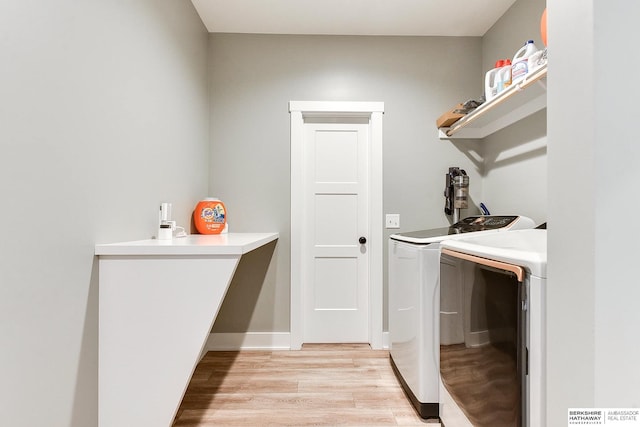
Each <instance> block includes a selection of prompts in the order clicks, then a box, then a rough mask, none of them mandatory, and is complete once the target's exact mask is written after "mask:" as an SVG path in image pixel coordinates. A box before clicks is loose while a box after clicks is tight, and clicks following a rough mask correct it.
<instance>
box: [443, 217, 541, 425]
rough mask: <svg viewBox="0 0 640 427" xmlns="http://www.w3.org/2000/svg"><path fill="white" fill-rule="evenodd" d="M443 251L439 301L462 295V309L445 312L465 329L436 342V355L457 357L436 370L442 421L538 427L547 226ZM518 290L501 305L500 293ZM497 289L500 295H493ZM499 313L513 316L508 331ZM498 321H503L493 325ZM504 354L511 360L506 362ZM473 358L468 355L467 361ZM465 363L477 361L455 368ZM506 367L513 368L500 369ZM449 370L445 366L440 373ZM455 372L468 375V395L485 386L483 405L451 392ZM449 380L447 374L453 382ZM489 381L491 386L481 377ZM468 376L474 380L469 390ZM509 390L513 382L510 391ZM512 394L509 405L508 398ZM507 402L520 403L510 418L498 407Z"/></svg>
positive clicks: (457, 243)
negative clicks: (454, 314) (494, 364)
mask: <svg viewBox="0 0 640 427" xmlns="http://www.w3.org/2000/svg"><path fill="white" fill-rule="evenodd" d="M538 228H541V227H538ZM441 251H442V256H441V266H442V273H441V274H442V280H441V295H442V297H444V298H448V299H449V300H451V295H460V296H461V297H462V298H461V300H462V301H463V307H461V308H460V309H459V310H458V309H453V310H451V311H452V312H459V313H460V317H461V319H460V320H461V322H459V323H460V324H462V325H464V326H463V327H462V328H461V329H462V333H455V331H454V332H453V333H452V331H453V328H452V329H451V330H449V331H447V330H446V329H443V330H442V334H441V337H440V338H441V341H440V343H441V347H440V348H441V351H443V352H450V353H449V354H455V356H454V358H449V359H448V360H449V361H450V362H448V363H447V364H444V362H443V365H442V367H443V371H442V373H441V378H442V382H441V386H440V387H441V389H440V391H441V396H442V397H443V399H441V403H442V407H441V409H442V413H441V415H440V417H441V419H442V422H443V423H446V424H447V425H455V426H460V427H467V426H469V427H472V426H476V427H484V426H495V425H509V426H522V427H544V426H545V425H546V421H545V419H546V416H545V404H544V395H545V393H544V391H545V390H544V378H545V375H546V364H545V357H544V355H545V343H546V340H545V322H544V319H545V306H544V302H545V294H546V281H547V279H546V276H547V274H546V273H547V271H546V270H547V230H546V228H545V229H533V230H518V231H511V232H509V233H500V234H490V235H481V236H472V237H468V238H463V239H457V240H447V241H444V242H442V243H441ZM445 269H446V270H445ZM507 276H509V277H510V278H509V279H504V277H507ZM505 284H506V286H505ZM516 287H517V288H518V289H519V291H518V297H517V299H516V300H515V301H513V298H511V300H512V301H511V303H510V304H509V305H507V304H504V301H505V300H506V298H507V297H505V295H507V294H508V293H509V292H512V289H513V288H516ZM497 289H501V291H500V292H499V293H497V292H496V290H497ZM443 304H446V302H443ZM483 313H485V314H484V315H483ZM501 313H502V314H503V315H502V317H499V316H500V314H501ZM505 313H506V314H509V313H511V318H512V320H515V321H516V322H515V323H513V325H508V324H507V322H506V321H505V319H506V316H504V314H505ZM515 313H517V316H516V314H515ZM442 314H443V313H441V316H442ZM492 318H493V319H494V320H490V319H492ZM496 318H500V319H501V320H500V321H499V322H496V321H495V319H496ZM442 321H443V319H442V318H441V322H442ZM449 323H450V324H452V322H449ZM507 327H509V328H510V329H507ZM505 332H510V333H505ZM509 343H510V344H513V345H511V346H510V349H509V350H508V351H505V348H506V346H505V344H509ZM491 348H494V349H495V348H500V349H501V350H500V351H501V359H500V361H501V365H500V366H501V371H502V372H501V373H498V372H496V371H495V370H493V368H492V361H493V360H494V359H493V357H492V356H491V351H492V350H491ZM509 353H511V354H510V358H509V359H510V360H505V356H506V355H509ZM471 354H473V355H474V356H472V358H469V357H468V356H469V355H471ZM494 354H495V352H494ZM479 355H480V356H479ZM442 356H443V357H442V358H441V360H442V361H444V360H447V359H446V355H445V354H443V355H442ZM454 360H455V362H454ZM463 360H467V361H468V360H474V361H475V362H472V365H469V366H464V365H462V366H458V365H457V364H459V363H460V361H463ZM511 361H513V362H514V369H511V370H507V369H505V368H506V367H508V366H509V365H510V363H511ZM454 363H455V365H454ZM465 363H468V362H465ZM448 364H450V365H451V366H448V370H446V371H445V369H444V368H445V367H446V366H445V365H448ZM456 370H464V371H465V372H468V374H467V376H468V377H469V378H470V379H472V380H471V381H470V382H465V384H464V387H466V388H467V389H475V390H479V387H480V386H483V387H484V389H483V390H482V396H483V400H484V404H483V405H482V406H479V405H478V404H477V399H474V398H473V395H472V394H471V395H470V394H469V393H467V392H466V391H465V392H464V393H457V390H456V387H459V386H458V385H457V384H460V383H459V382H457V381H456V380H455V378H453V376H455V372H456ZM448 375H452V377H451V378H450V379H451V380H452V381H451V384H448ZM489 377H490V378H491V379H492V381H491V383H492V384H493V385H492V384H488V383H487V382H486V381H485V380H484V379H483V378H489ZM473 378H476V379H479V380H478V381H479V382H478V383H477V384H473V381H474V380H473ZM510 384H515V387H513V388H514V390H512V391H509V390H510V386H509V385H510ZM510 393H511V394H513V396H515V399H510V396H509V394H510ZM511 400H513V401H518V402H519V404H518V405H516V406H517V408H518V411H517V413H516V414H515V417H514V415H513V414H514V411H513V408H510V410H507V411H504V410H503V411H502V412H501V408H504V402H505V401H511ZM461 412H462V413H464V417H461V416H460V413H461ZM500 413H501V414H502V415H498V414H500ZM502 416H504V418H500V417H502ZM510 417H514V418H513V419H511V418H510Z"/></svg>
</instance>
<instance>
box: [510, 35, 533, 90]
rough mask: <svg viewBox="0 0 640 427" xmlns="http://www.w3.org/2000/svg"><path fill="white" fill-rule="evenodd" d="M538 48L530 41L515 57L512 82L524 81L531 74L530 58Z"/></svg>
mask: <svg viewBox="0 0 640 427" xmlns="http://www.w3.org/2000/svg"><path fill="white" fill-rule="evenodd" d="M537 50H538V48H536V45H535V44H533V40H528V41H527V42H526V43H525V45H524V46H522V47H521V48H520V49H519V50H518V51H517V52H516V54H515V55H514V57H513V61H511V63H512V65H511V82H512V83H515V82H517V81H518V80H522V78H523V77H524V76H526V75H527V73H528V72H529V57H530V56H531V55H533V54H534V53H535V52H537Z"/></svg>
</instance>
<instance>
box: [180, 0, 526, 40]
mask: <svg viewBox="0 0 640 427" xmlns="http://www.w3.org/2000/svg"><path fill="white" fill-rule="evenodd" d="M191 1H192V3H193V5H194V6H195V8H196V10H197V11H198V14H199V15H200V18H201V19H202V22H204V24H205V26H206V27H207V29H208V30H209V32H211V33H257V34H334V35H389V36H483V35H484V34H485V33H486V32H487V30H489V28H491V26H492V25H493V24H494V23H495V22H496V21H497V20H498V19H499V18H500V17H501V16H502V15H503V14H504V12H506V10H507V9H509V7H511V5H512V4H513V3H515V0H191Z"/></svg>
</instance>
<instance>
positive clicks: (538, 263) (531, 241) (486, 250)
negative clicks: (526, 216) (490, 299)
mask: <svg viewBox="0 0 640 427" xmlns="http://www.w3.org/2000/svg"><path fill="white" fill-rule="evenodd" d="M441 247H442V248H446V249H450V250H453V251H457V252H462V253H466V254H471V255H476V256H479V257H482V258H487V259H492V260H496V261H502V262H506V263H509V264H513V265H517V266H521V267H524V268H525V269H527V270H528V271H529V272H530V273H531V274H533V275H534V276H538V277H547V230H546V229H530V230H514V231H510V232H508V233H486V234H482V235H477V236H469V237H463V238H460V239H455V240H445V241H443V242H442V243H441Z"/></svg>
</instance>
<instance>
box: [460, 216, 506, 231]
mask: <svg viewBox="0 0 640 427" xmlns="http://www.w3.org/2000/svg"><path fill="white" fill-rule="evenodd" d="M517 219H518V216H517V215H486V216H470V217H467V218H465V219H463V220H460V221H458V222H456V223H455V224H453V225H452V226H451V227H449V230H450V233H449V234H459V233H470V232H473V231H484V230H497V229H499V228H505V227H508V226H509V225H511V224H512V223H513V222H515V221H516V220H517Z"/></svg>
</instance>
